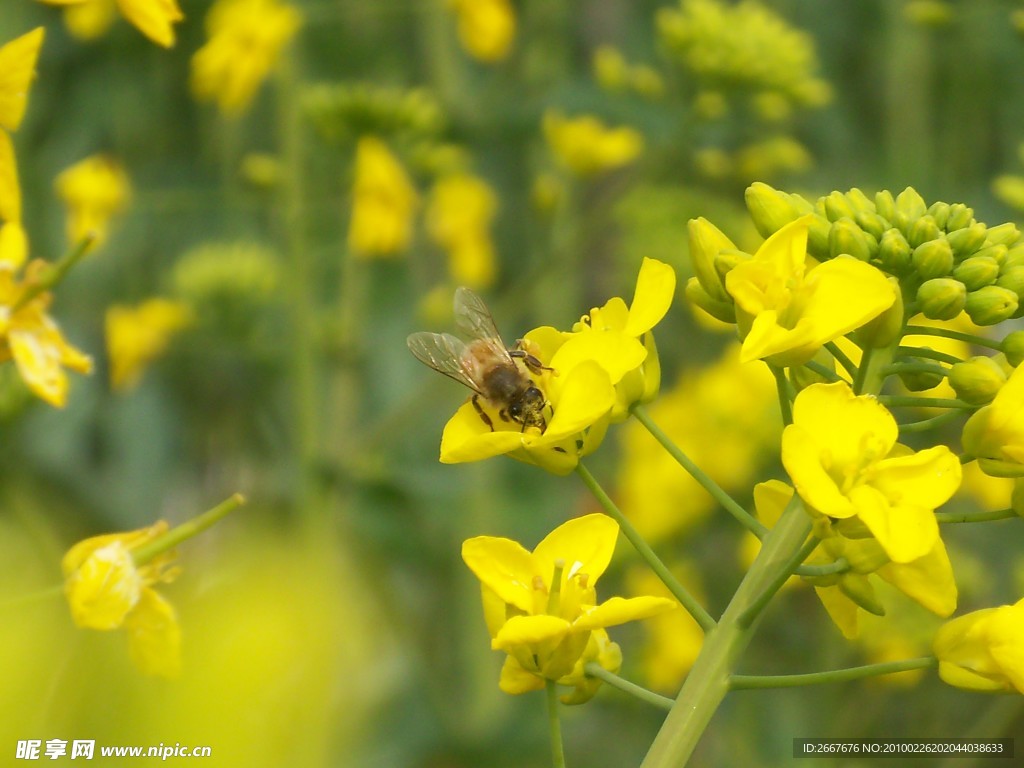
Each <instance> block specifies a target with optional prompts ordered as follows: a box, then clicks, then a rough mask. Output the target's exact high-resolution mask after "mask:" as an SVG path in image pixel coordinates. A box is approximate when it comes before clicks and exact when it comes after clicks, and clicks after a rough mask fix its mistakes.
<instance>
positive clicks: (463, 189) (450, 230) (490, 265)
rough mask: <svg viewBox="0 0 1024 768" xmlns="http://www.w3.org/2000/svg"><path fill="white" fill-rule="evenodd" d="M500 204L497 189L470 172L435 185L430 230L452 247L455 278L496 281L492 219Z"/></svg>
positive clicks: (474, 284) (474, 283)
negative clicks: (495, 192) (491, 229)
mask: <svg viewBox="0 0 1024 768" xmlns="http://www.w3.org/2000/svg"><path fill="white" fill-rule="evenodd" d="M497 208H498V201H497V198H496V196H495V194H494V190H492V189H491V187H490V186H489V185H488V184H487V183H486V182H485V181H483V180H482V179H479V178H477V177H476V176H472V175H470V174H468V173H455V174H452V175H450V176H446V177H445V178H443V179H441V180H440V181H438V182H437V184H435V185H434V189H433V191H432V192H431V195H430V202H429V204H428V206H427V211H426V226H427V232H428V233H429V234H430V236H431V238H433V239H434V241H436V242H437V243H438V244H440V245H441V246H442V247H444V248H445V249H446V250H447V251H448V259H449V261H448V263H449V268H448V271H449V273H450V274H451V277H452V280H453V281H454V282H456V283H458V284H459V285H466V286H469V287H470V288H486V287H488V286H490V285H492V284H493V283H494V279H495V275H496V271H497V266H496V264H495V254H494V243H493V241H492V240H491V233H490V228H491V222H492V221H493V219H494V214H495V212H496V211H497Z"/></svg>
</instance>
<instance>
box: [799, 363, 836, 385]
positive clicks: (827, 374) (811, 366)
mask: <svg viewBox="0 0 1024 768" xmlns="http://www.w3.org/2000/svg"><path fill="white" fill-rule="evenodd" d="M803 367H804V368H806V369H808V370H810V371H814V372H815V373H816V374H818V375H819V376H821V377H822V378H823V379H827V380H828V381H831V382H836V381H842V380H843V377H842V376H840V375H839V374H838V373H836V372H835V371H833V370H830V369H829V368H826V367H825V366H824V365H822V364H821V363H819V362H817V361H816V360H808V361H807V362H806V363H804V366H803Z"/></svg>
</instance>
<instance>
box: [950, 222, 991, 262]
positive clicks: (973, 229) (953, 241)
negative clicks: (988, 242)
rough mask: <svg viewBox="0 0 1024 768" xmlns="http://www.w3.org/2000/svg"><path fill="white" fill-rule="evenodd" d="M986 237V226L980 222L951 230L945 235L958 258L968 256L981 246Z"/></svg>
mask: <svg viewBox="0 0 1024 768" xmlns="http://www.w3.org/2000/svg"><path fill="white" fill-rule="evenodd" d="M986 237H988V228H987V227H986V226H985V225H984V224H980V223H977V224H972V225H971V226H969V227H964V228H963V229H957V230H955V231H951V232H950V233H949V234H948V235H946V239H947V240H948V241H949V244H950V246H951V247H952V248H953V252H954V253H955V254H956V255H957V256H959V257H960V258H964V257H966V256H970V255H971V254H972V253H974V252H975V251H976V250H978V249H979V248H981V246H982V245H983V244H984V242H985V238H986Z"/></svg>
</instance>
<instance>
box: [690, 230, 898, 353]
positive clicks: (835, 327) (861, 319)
mask: <svg viewBox="0 0 1024 768" xmlns="http://www.w3.org/2000/svg"><path fill="white" fill-rule="evenodd" d="M811 220H812V217H811V216H803V217H801V218H799V219H797V220H796V221H793V222H790V223H789V224H787V225H786V226H784V227H782V229H780V230H779V231H778V232H776V233H775V234H773V235H772V236H771V237H769V238H768V239H767V240H765V242H764V243H763V244H762V245H761V247H760V248H758V250H757V253H755V254H754V256H753V258H751V259H749V260H747V261H741V262H740V263H739V264H737V265H736V266H735V267H734V268H733V269H732V270H731V271H730V272H729V274H728V275H726V283H725V284H726V288H727V289H728V291H729V294H730V295H731V296H732V297H733V299H734V300H735V302H736V322H737V325H738V327H739V331H740V334H741V336H742V337H743V357H742V359H743V360H744V361H747V360H756V359H758V358H761V359H766V360H768V362H770V363H773V364H775V365H781V366H792V365H800V364H802V363H805V362H807V361H808V360H810V359H811V358H812V357H813V356H814V353H815V352H817V351H818V349H819V348H820V347H821V346H822V345H823V344H825V343H826V342H829V341H833V340H834V339H836V338H838V337H840V336H843V335H844V334H846V333H849V332H850V331H852V330H854V329H856V328H859V327H860V326H862V325H864V324H865V323H867V322H868V321H869V320H871V319H873V318H875V317H877V316H878V315H880V314H881V313H882V312H884V311H885V310H886V309H888V308H889V307H890V306H891V305H892V303H893V301H894V300H895V296H894V295H893V291H892V289H891V288H890V286H889V284H888V282H887V281H886V278H885V275H884V274H883V273H882V272H881V271H879V270H878V269H877V268H875V267H873V266H871V265H870V264H868V263H866V262H863V261H858V260H857V259H855V258H853V257H852V256H839V257H837V258H834V259H830V260H828V261H826V262H825V263H824V264H820V265H818V266H815V267H814V268H813V269H809V268H808V266H807V228H808V225H809V224H810V222H811ZM702 284H703V281H702Z"/></svg>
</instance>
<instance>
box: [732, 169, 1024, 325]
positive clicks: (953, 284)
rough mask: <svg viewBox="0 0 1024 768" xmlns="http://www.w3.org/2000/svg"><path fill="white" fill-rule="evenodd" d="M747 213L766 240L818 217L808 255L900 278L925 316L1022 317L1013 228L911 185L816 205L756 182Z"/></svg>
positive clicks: (1022, 262) (1022, 245) (991, 320)
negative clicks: (857, 263) (933, 199)
mask: <svg viewBox="0 0 1024 768" xmlns="http://www.w3.org/2000/svg"><path fill="white" fill-rule="evenodd" d="M746 199H747V208H748V210H749V211H750V215H751V217H752V218H753V220H754V223H755V224H756V226H757V228H758V230H759V231H760V232H761V234H762V235H764V236H765V237H767V236H769V235H770V234H772V233H773V232H775V231H777V230H778V229H780V228H781V227H782V226H784V225H785V224H788V223H789V222H790V221H793V220H794V219H796V218H797V217H799V216H801V215H803V214H806V213H813V214H814V221H813V222H812V224H811V227H810V231H809V234H808V246H807V249H808V252H809V253H810V254H811V255H813V256H814V257H815V258H817V259H819V260H825V259H830V258H833V257H835V256H838V255H839V254H849V255H851V256H854V257H856V258H858V259H861V260H862V261H868V262H871V263H872V264H874V265H876V266H877V267H879V268H880V269H882V270H883V271H885V272H887V273H889V274H891V275H895V276H896V277H897V278H899V280H900V283H901V285H902V286H903V288H904V290H905V291H906V290H908V289H910V291H911V292H910V294H909V296H910V297H914V296H915V294H916V299H917V306H918V308H919V310H920V311H921V313H922V314H924V315H925V317H928V318H931V319H933V320H951V319H952V318H954V317H956V316H957V315H959V314H960V312H962V311H965V310H966V312H967V314H968V315H969V316H970V318H971V320H972V321H974V322H975V323H976V324H978V325H995V324H996V323H999V322H1001V321H1003V320H1006V319H1008V318H1011V317H1020V316H1021V315H1024V241H1021V242H1018V241H1019V240H1020V236H1021V233H1020V230H1018V229H1017V227H1016V226H1015V225H1014V224H1012V223H1005V224H1000V225H999V226H996V227H987V226H986V225H985V224H983V223H981V222H979V221H977V220H976V219H975V218H974V211H973V210H972V209H970V208H968V207H967V206H966V205H963V204H961V203H955V204H952V205H951V204H949V203H943V202H937V203H933V204H931V205H928V204H927V203H926V202H925V200H924V198H922V197H921V195H919V194H918V193H917V192H916V191H915V190H914V189H913V188H912V187H907V188H906V189H905V190H903V191H902V192H900V193H899V194H898V195H895V196H894V195H893V194H892V193H891V192H889V191H888V190H882V191H881V192H878V193H877V194H876V195H874V197H869V196H868V195H866V194H864V193H863V192H862V191H861V190H859V189H856V188H854V189H851V190H850V191H848V192H845V193H844V192H832V193H831V194H829V195H826V196H824V197H821V198H819V199H818V200H817V202H815V203H814V204H811V203H809V202H808V201H807V200H805V199H804V198H802V197H800V196H799V195H793V194H787V193H785V192H780V191H778V190H775V189H773V188H771V187H770V186H768V185H767V184H761V183H756V184H753V185H752V186H751V187H750V188H748V189H747V195H746Z"/></svg>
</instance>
